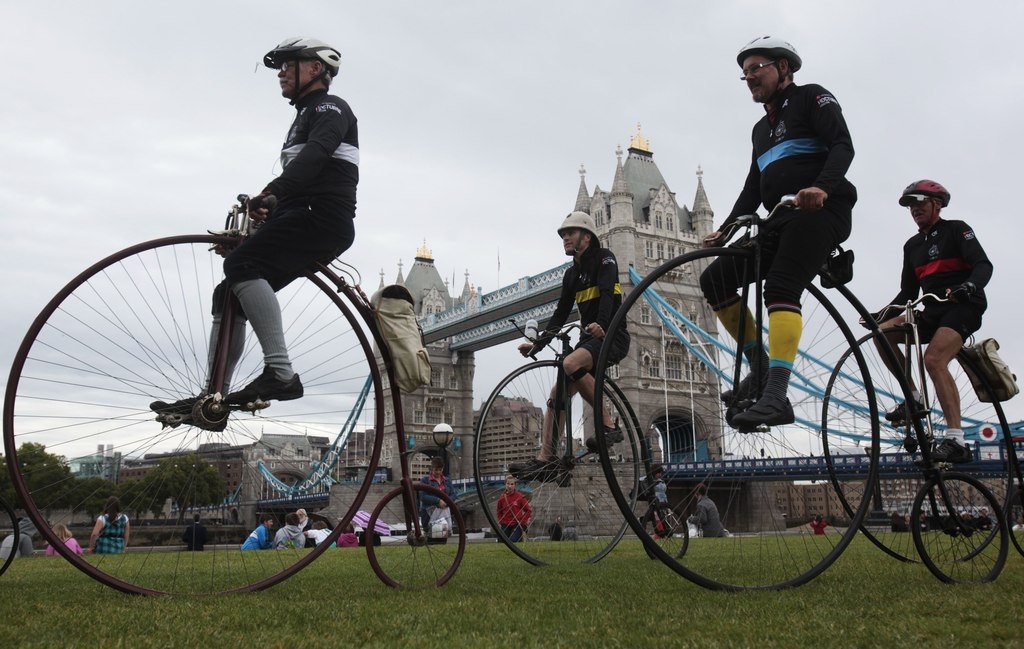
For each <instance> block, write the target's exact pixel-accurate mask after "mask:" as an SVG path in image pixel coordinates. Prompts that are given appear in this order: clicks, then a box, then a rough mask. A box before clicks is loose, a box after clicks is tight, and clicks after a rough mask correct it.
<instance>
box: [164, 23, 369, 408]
mask: <svg viewBox="0 0 1024 649" xmlns="http://www.w3.org/2000/svg"><path fill="white" fill-rule="evenodd" d="M263 64H264V65H265V66H267V67H268V68H272V69H275V70H277V71H278V73H277V80H278V85H279V86H280V88H281V95H282V96H283V97H285V98H286V99H288V100H289V102H290V103H291V104H292V105H293V106H295V110H296V115H295V119H294V121H293V122H292V125H291V127H290V128H289V129H288V135H287V137H286V138H285V142H284V145H283V146H282V149H281V169H282V170H281V175H280V176H278V177H277V178H275V179H274V180H272V181H271V182H270V183H268V184H267V185H266V186H265V187H264V189H263V191H262V192H260V194H259V195H258V196H256V197H254V198H253V199H251V200H250V201H249V216H250V218H251V219H252V221H253V222H254V223H256V224H259V227H258V229H257V230H256V231H255V232H254V233H253V234H252V235H251V236H249V237H248V238H247V239H245V240H244V241H242V243H241V244H239V245H238V247H236V248H234V249H232V250H230V251H229V252H228V253H227V256H226V258H225V260H224V276H225V280H224V282H222V283H221V284H220V286H218V287H217V289H216V290H215V291H214V296H213V316H214V319H213V327H212V333H211V340H213V341H216V339H217V335H218V331H219V330H220V327H221V326H222V325H223V326H231V327H234V328H235V329H234V335H233V337H232V348H231V349H230V350H229V351H228V367H227V371H226V373H225V384H226V385H225V387H228V386H227V384H228V383H229V382H230V380H231V375H232V372H233V370H234V366H235V364H236V363H237V362H238V360H239V359H240V358H241V355H242V352H243V347H244V344H245V323H246V321H248V322H249V323H251V324H252V328H253V332H254V333H255V334H256V337H257V338H258V339H259V342H260V346H261V348H262V351H263V358H264V369H263V373H262V374H260V375H259V376H258V377H257V378H256V379H255V380H254V381H252V382H251V383H250V384H249V385H247V386H245V387H244V388H242V389H241V390H236V391H234V392H229V393H228V395H227V396H226V397H225V401H226V402H227V403H228V405H232V406H241V407H247V404H252V403H254V402H256V401H257V400H262V401H270V400H279V401H287V400H290V399H298V398H300V397H301V396H302V395H303V387H302V382H301V381H300V380H299V375H298V374H296V373H295V371H294V370H293V369H292V364H291V360H290V358H289V355H288V348H287V346H286V344H285V339H284V329H283V325H282V321H281V307H280V305H279V304H278V301H277V296H276V292H277V291H279V290H281V289H282V288H284V287H285V286H287V285H288V284H289V283H290V282H292V281H293V280H294V279H296V278H297V277H299V276H300V275H301V274H302V273H303V272H305V271H306V269H308V268H309V266H310V264H312V263H313V262H315V261H329V260H332V259H334V258H335V257H337V256H338V255H340V254H341V253H342V252H344V251H345V250H347V249H348V248H349V246H351V245H352V241H353V240H354V239H355V228H354V226H353V219H354V218H355V209H356V185H357V183H358V182H359V138H358V129H357V122H356V117H355V115H354V114H353V113H352V109H351V108H349V105H348V103H346V102H345V100H344V99H341V98H340V97H337V96H334V95H331V94H328V90H329V89H330V85H331V82H332V81H333V79H334V77H335V76H337V74H338V69H339V67H340V66H341V54H339V52H338V50H336V49H335V48H333V47H331V46H330V45H327V44H326V43H323V42H321V41H318V40H316V39H312V38H289V39H287V40H285V41H284V42H282V43H281V44H279V45H278V46H277V47H275V48H274V49H272V50H270V51H269V52H267V54H266V55H265V56H264V57H263ZM270 196H273V197H274V198H275V199H276V208H274V209H273V211H272V212H271V211H269V210H268V209H267V205H268V204H269V203H270V201H269V200H267V201H266V202H265V199H267V197H270ZM228 290H230V291H232V292H233V293H234V294H235V295H236V296H237V297H238V301H239V303H240V304H241V307H242V308H241V311H240V313H239V314H238V316H237V319H236V321H235V322H233V323H221V322H220V313H221V312H222V309H223V304H224V300H225V299H226V297H227V291H228ZM211 347H212V345H211ZM212 353H213V352H212V349H211V354H212ZM197 398H198V397H189V398H186V399H182V400H180V401H176V402H174V403H165V402H163V401H155V402H153V403H152V404H150V409H152V410H153V411H154V412H156V413H157V415H158V419H159V418H160V417H162V416H168V415H171V416H184V417H187V416H189V415H190V413H191V412H192V407H193V405H194V404H195V403H196V401H197Z"/></svg>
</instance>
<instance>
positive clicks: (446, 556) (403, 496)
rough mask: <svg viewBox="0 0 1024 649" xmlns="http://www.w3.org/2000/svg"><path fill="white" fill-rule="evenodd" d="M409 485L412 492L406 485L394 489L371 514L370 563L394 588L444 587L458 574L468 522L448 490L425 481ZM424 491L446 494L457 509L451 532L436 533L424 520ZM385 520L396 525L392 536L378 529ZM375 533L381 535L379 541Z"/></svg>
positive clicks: (453, 512)
mask: <svg viewBox="0 0 1024 649" xmlns="http://www.w3.org/2000/svg"><path fill="white" fill-rule="evenodd" d="M409 487H410V488H411V490H412V493H411V495H409V492H407V491H406V487H398V488H396V489H393V490H392V491H390V492H388V494H387V495H386V496H384V498H382V499H381V501H380V502H379V503H378V504H377V506H376V507H375V508H374V510H373V513H372V514H370V519H369V522H368V523H367V525H366V532H364V535H366V537H367V539H368V540H367V542H366V553H367V555H368V556H369V558H370V565H371V566H372V567H373V571H374V572H375V573H376V574H377V576H378V577H380V579H381V581H383V582H384V583H385V584H387V585H388V586H391V587H392V588H403V589H422V588H434V587H438V586H443V585H444V584H445V583H447V582H448V580H449V579H451V578H452V576H454V575H455V571H456V570H458V568H459V564H460V563H461V562H462V555H463V554H464V553H465V551H466V524H465V521H463V519H462V513H461V512H460V511H459V508H458V505H456V504H455V500H453V499H452V498H451V497H450V496H449V495H448V494H446V493H444V492H443V491H440V490H439V489H436V488H435V487H432V486H429V485H425V484H420V483H413V484H410V485H409ZM424 493H429V494H430V495H432V496H436V497H437V498H440V499H441V500H443V501H444V502H445V504H447V505H448V508H449V509H450V510H451V515H452V524H453V529H451V530H448V536H443V535H437V536H435V535H434V533H433V531H432V530H430V529H427V527H424V525H423V524H422V520H421V518H420V511H419V497H420V496H421V495H422V494H424ZM380 523H385V524H386V525H387V526H388V527H389V528H390V529H391V534H390V535H384V534H378V533H376V532H374V530H376V529H379V528H378V525H379V524H380ZM401 526H404V529H402V527H401ZM396 531H397V532H398V533H397V534H396ZM374 537H377V538H379V539H380V543H379V544H378V543H377V541H376V540H375V539H374Z"/></svg>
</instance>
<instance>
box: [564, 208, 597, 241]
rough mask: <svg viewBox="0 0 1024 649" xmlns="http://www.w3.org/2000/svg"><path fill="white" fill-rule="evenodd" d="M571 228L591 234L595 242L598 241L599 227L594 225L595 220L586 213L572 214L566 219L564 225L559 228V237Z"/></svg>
mask: <svg viewBox="0 0 1024 649" xmlns="http://www.w3.org/2000/svg"><path fill="white" fill-rule="evenodd" d="M571 228H576V229H578V230H583V231H585V232H589V233H590V236H591V237H592V238H593V239H594V240H595V241H596V240H597V231H596V230H597V226H596V225H594V219H593V218H591V216H590V215H589V214H587V213H586V212H571V213H570V214H569V216H567V217H565V220H564V221H562V225H560V226H558V236H562V232H564V231H566V230H569V229H571Z"/></svg>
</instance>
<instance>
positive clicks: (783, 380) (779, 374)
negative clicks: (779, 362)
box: [764, 367, 790, 400]
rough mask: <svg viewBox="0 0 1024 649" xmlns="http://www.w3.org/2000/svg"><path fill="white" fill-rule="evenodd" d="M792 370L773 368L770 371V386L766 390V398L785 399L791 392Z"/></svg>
mask: <svg viewBox="0 0 1024 649" xmlns="http://www.w3.org/2000/svg"><path fill="white" fill-rule="evenodd" d="M789 375H790V370H789V369H788V368H785V367H773V368H771V369H769V370H768V384H767V385H766V386H765V388H764V394H765V396H769V395H771V396H773V397H775V398H777V399H783V400H784V399H785V398H786V392H788V391H789Z"/></svg>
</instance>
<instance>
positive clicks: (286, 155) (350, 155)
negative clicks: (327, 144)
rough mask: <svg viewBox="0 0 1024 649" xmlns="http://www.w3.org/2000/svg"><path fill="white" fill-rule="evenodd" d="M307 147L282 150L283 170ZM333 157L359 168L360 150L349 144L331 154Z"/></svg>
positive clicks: (339, 146) (340, 145) (298, 145)
mask: <svg viewBox="0 0 1024 649" xmlns="http://www.w3.org/2000/svg"><path fill="white" fill-rule="evenodd" d="M305 146H306V144H305V143H302V144H296V145H293V146H290V147H288V148H285V149H281V168H282V169H284V168H285V167H287V166H288V163H290V162H291V161H292V160H294V159H295V158H296V157H297V156H298V155H299V153H300V152H301V151H302V149H303V148H304V147H305ZM331 157H332V158H334V159H336V160H343V161H345V162H350V163H352V164H354V165H355V166H357V167H358V166H359V149H357V148H356V147H354V146H352V145H351V144H348V143H347V142H342V143H341V144H339V145H338V148H337V149H335V150H334V153H332V154H331Z"/></svg>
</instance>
